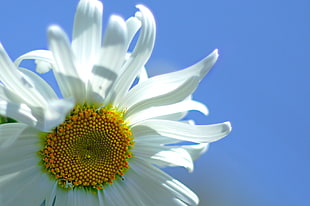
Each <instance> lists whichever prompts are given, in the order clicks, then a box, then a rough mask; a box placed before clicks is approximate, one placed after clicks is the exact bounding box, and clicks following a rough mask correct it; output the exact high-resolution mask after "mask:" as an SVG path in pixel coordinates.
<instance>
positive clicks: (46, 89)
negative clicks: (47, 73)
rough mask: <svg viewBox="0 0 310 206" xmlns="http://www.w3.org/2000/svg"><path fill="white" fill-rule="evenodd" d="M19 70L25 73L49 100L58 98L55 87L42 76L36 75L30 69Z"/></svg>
mask: <svg viewBox="0 0 310 206" xmlns="http://www.w3.org/2000/svg"><path fill="white" fill-rule="evenodd" d="M19 70H20V71H21V72H22V73H23V74H24V75H25V76H24V77H25V78H27V80H28V81H29V82H31V84H32V85H33V86H34V88H35V89H36V90H37V91H38V92H39V93H40V95H41V96H42V97H43V98H44V99H46V100H47V101H50V100H53V99H57V94H56V93H55V91H54V90H53V88H52V87H51V86H50V85H49V84H48V83H47V82H46V81H45V80H44V79H42V78H41V77H40V76H38V75H36V74H35V73H33V72H32V71H30V70H29V69H24V68H19Z"/></svg>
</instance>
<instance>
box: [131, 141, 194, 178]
mask: <svg viewBox="0 0 310 206" xmlns="http://www.w3.org/2000/svg"><path fill="white" fill-rule="evenodd" d="M133 152H134V154H135V156H136V157H137V158H142V159H144V160H146V161H149V162H150V163H152V164H156V165H158V166H170V167H174V166H181V167H185V168H186V169H188V170H189V171H190V172H192V171H193V168H194V165H193V160H192V158H191V156H190V155H189V153H188V152H187V151H186V150H185V149H183V148H181V147H173V146H163V145H154V144H138V143H136V144H135V149H134V151H133Z"/></svg>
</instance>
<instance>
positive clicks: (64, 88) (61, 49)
mask: <svg viewBox="0 0 310 206" xmlns="http://www.w3.org/2000/svg"><path fill="white" fill-rule="evenodd" d="M48 40H49V45H50V49H51V51H52V52H53V56H54V58H55V61H56V66H55V68H54V70H53V71H54V72H55V77H56V80H57V83H58V85H59V88H60V90H61V92H62V95H63V96H64V97H74V98H75V99H76V101H77V102H79V103H81V102H83V100H84V99H85V89H86V86H85V83H84V82H83V81H82V78H81V77H80V76H79V74H78V71H77V68H76V67H75V63H74V61H75V58H74V55H73V53H72V50H71V47H70V44H69V40H68V37H67V36H66V34H65V33H64V31H63V30H62V29H61V28H59V27H58V26H50V27H49V29H48Z"/></svg>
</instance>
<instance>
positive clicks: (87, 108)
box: [0, 0, 231, 206]
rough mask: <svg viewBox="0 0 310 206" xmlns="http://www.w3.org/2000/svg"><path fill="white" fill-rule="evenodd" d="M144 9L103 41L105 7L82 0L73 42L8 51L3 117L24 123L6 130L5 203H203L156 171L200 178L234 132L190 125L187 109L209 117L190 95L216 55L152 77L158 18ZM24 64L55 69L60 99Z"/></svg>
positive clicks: (58, 32) (1, 62) (116, 22)
mask: <svg viewBox="0 0 310 206" xmlns="http://www.w3.org/2000/svg"><path fill="white" fill-rule="evenodd" d="M137 8H138V10H139V11H138V12H137V13H136V14H135V16H134V17H131V18H129V19H127V20H126V21H125V20H123V19H122V18H121V17H119V16H112V17H111V18H110V21H109V23H108V25H107V29H106V32H105V35H104V37H103V39H102V34H101V31H102V4H101V3H100V2H99V1H97V0H81V1H80V3H79V5H78V8H77V12H76V16H75V21H74V29H73V36H72V42H70V41H69V38H68V37H67V35H66V34H65V32H64V31H63V30H62V29H61V28H60V27H59V26H56V25H53V26H50V27H49V29H48V40H49V48H50V50H36V51H31V52H29V53H27V54H25V55H23V56H21V57H20V58H18V59H17V60H16V61H15V64H14V63H13V62H11V60H10V59H9V57H8V55H7V54H6V52H5V50H4V48H3V47H2V46H0V69H1V72H0V115H4V116H8V117H10V118H14V119H16V120H17V121H18V123H10V124H2V125H0V134H1V136H0V163H1V167H0V191H1V192H0V203H1V205H24V204H26V205H40V204H42V203H45V205H53V204H54V205H55V206H58V205H66V206H67V205H134V206H136V205H197V204H198V197H197V196H196V195H195V194H194V193H193V192H192V191H190V190H189V189H188V188H187V187H186V186H184V185H183V184H182V183H180V182H179V181H177V180H175V179H174V178H172V177H170V176H169V175H167V174H165V173H164V172H162V171H161V170H160V169H159V168H158V167H164V166H183V167H185V168H187V169H188V170H189V171H192V170H193V161H194V160H195V159H197V158H198V157H199V156H200V155H201V154H203V153H204V152H205V151H206V149H207V147H208V143H210V142H213V141H216V140H218V139H221V138H223V137H224V136H226V135H227V134H228V133H229V132H230V131H231V126H230V123H229V122H224V123H219V124H213V125H195V124H193V123H191V122H186V121H182V118H183V117H184V116H185V115H186V112H187V111H189V110H197V111H200V112H202V113H203V114H207V113H208V110H207V108H206V107H205V105H204V104H202V103H200V102H197V101H194V100H192V98H191V94H192V93H193V92H194V91H195V89H196V88H197V86H198V84H199V81H200V80H201V79H202V78H203V77H204V76H205V75H206V74H207V72H208V71H209V70H210V68H211V67H212V66H213V64H214V63H215V62H216V60H217V57H218V54H217V50H215V51H214V52H212V53H211V54H210V55H209V56H208V57H206V58H205V59H203V60H202V61H200V62H198V63H197V64H195V65H193V66H190V67H188V68H186V69H183V70H180V71H177V72H172V73H169V74H164V75H159V76H155V77H151V78H149V77H148V76H147V72H146V70H145V68H144V65H145V63H146V62H147V61H148V59H149V57H150V55H151V52H152V49H153V46H154V41H155V21H154V17H153V15H152V13H151V12H150V11H149V9H147V8H146V7H145V6H143V5H138V6H137ZM139 30H140V33H138V31H139ZM135 35H138V40H137V43H136V45H135V47H134V49H133V50H132V51H129V45H130V44H131V43H132V41H133V38H134V36H135ZM23 59H34V60H35V61H36V63H37V71H38V72H47V71H48V70H49V69H50V68H51V69H52V71H53V73H54V75H55V78H56V80H57V83H58V86H59V89H60V92H61V95H59V96H58V95H57V94H56V92H55V90H54V89H53V88H51V87H50V86H49V85H48V84H47V83H46V82H45V80H43V79H42V78H41V77H39V76H38V75H37V74H35V73H33V72H32V71H30V70H28V69H24V68H20V67H18V66H19V64H20V62H21V61H22V60H23ZM184 141H187V142H192V143H193V144H187V145H182V142H184ZM13 193H14V194H15V195H14V196H12V195H11V194H13Z"/></svg>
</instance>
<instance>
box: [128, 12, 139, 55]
mask: <svg viewBox="0 0 310 206" xmlns="http://www.w3.org/2000/svg"><path fill="white" fill-rule="evenodd" d="M126 25H127V31H128V36H127V43H126V45H127V46H126V47H127V50H128V48H129V45H130V43H131V42H132V39H133V38H134V36H135V35H136V33H137V32H138V31H139V29H140V28H141V21H140V20H139V19H137V18H136V17H130V18H129V19H127V20H126Z"/></svg>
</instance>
